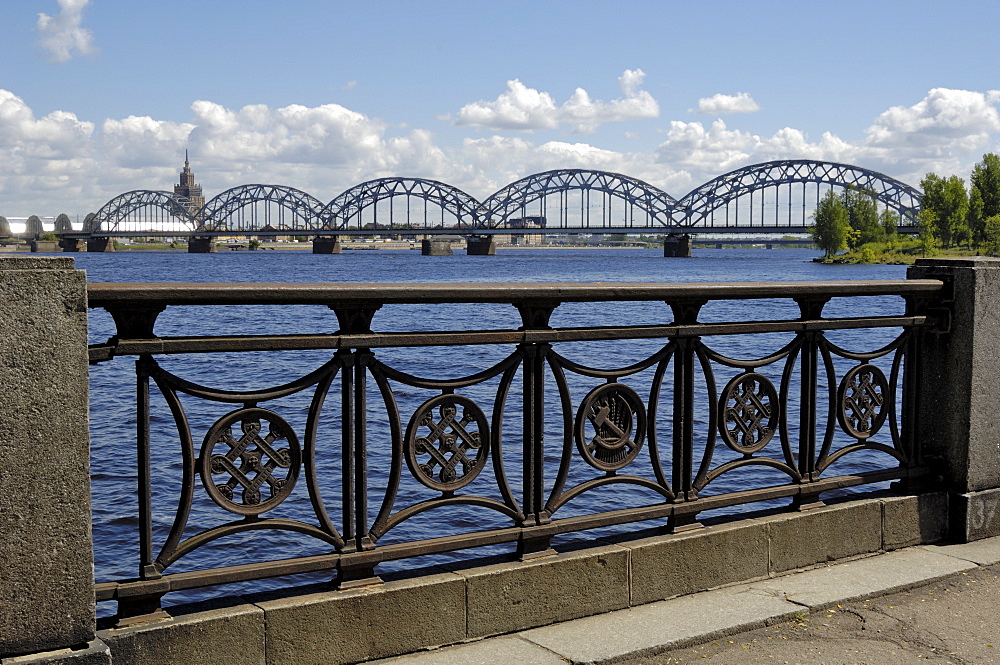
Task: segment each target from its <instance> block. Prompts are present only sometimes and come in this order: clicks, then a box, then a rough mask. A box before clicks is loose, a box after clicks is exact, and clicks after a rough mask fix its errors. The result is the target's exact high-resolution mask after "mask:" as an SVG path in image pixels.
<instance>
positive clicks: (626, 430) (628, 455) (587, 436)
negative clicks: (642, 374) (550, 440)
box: [576, 383, 646, 471]
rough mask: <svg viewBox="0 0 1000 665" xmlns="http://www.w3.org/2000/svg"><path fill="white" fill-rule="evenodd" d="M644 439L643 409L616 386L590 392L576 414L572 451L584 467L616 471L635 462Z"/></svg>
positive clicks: (630, 392) (632, 393)
mask: <svg viewBox="0 0 1000 665" xmlns="http://www.w3.org/2000/svg"><path fill="white" fill-rule="evenodd" d="M645 436H646V406H645V405H644V404H643V403H642V398H641V397H639V395H638V394H637V393H636V392H635V391H634V390H632V389H631V388H629V387H628V386H623V385H621V384H620V383H606V384H604V385H603V386H598V387H597V388H594V389H593V390H591V391H590V392H589V393H588V394H587V396H586V397H584V398H583V403H582V404H580V410H579V411H577V413H576V447H577V448H578V449H579V450H580V454H581V455H582V456H583V459H584V460H586V462H587V464H589V465H590V466H592V467H594V468H595V469H598V470H600V471H617V470H618V469H621V468H624V467H625V466H627V465H628V464H629V462H631V461H632V460H634V459H635V457H636V455H638V454H639V450H640V449H641V448H642V440H643V438H644V437H645Z"/></svg>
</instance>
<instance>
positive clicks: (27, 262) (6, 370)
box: [0, 256, 110, 663]
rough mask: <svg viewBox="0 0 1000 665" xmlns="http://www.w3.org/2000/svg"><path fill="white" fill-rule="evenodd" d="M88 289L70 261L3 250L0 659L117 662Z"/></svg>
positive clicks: (0, 291) (0, 261) (0, 301)
mask: <svg viewBox="0 0 1000 665" xmlns="http://www.w3.org/2000/svg"><path fill="white" fill-rule="evenodd" d="M86 289H87V285H86V276H85V274H84V272H83V271H82V270H74V269H73V259H71V258H69V257H31V256H23V257H17V256H10V257H0V330H2V331H3V334H2V335H0V368H2V369H0V469H2V471H0V534H2V536H0V659H6V658H7V657H11V656H15V655H30V656H29V658H27V659H26V660H25V661H24V662H54V661H53V660H49V659H48V658H49V657H50V655H51V654H50V655H46V653H48V652H59V651H60V650H63V649H71V650H73V651H69V652H61V655H60V656H59V658H63V659H65V662H76V659H77V658H84V659H87V660H85V661H81V662H95V663H96V662H110V660H108V659H107V657H106V653H107V649H106V647H102V646H101V643H100V642H99V641H98V640H96V638H95V634H94V631H95V619H94V615H95V611H94V577H93V575H94V572H93V550H92V545H91V514H90V475H89V467H90V437H89V436H88V425H87V413H88V411H87V399H88V397H87V290H86ZM109 462H110V460H109ZM51 657H52V658H54V659H55V658H56V657H55V656H51ZM94 658H97V660H94ZM57 660H58V659H57ZM4 662H7V661H6V660H4ZM18 662H22V661H21V660H18ZM58 662H60V663H62V662H64V660H58Z"/></svg>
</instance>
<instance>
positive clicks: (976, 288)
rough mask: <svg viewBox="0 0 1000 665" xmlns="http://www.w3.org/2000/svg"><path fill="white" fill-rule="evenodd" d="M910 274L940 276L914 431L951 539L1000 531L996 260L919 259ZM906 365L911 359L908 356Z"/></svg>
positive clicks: (999, 288) (999, 278)
mask: <svg viewBox="0 0 1000 665" xmlns="http://www.w3.org/2000/svg"><path fill="white" fill-rule="evenodd" d="M907 277H909V278H910V279H926V278H933V279H941V280H943V281H944V282H945V292H944V294H943V295H942V297H941V298H940V299H939V301H937V302H935V303H933V304H932V305H931V310H930V313H931V314H933V315H935V316H938V317H940V318H942V320H943V326H942V331H932V332H927V333H925V334H924V335H923V344H922V346H921V355H920V358H919V361H918V362H919V367H918V382H919V389H918V392H917V395H918V397H917V399H918V403H917V421H918V422H917V425H916V428H915V433H916V436H917V441H918V444H919V445H920V449H921V450H922V454H923V457H924V460H925V463H926V464H927V465H928V466H930V467H932V468H933V469H934V470H935V471H936V472H937V473H940V474H941V475H942V476H943V477H944V484H945V488H946V489H947V490H948V491H949V493H950V499H949V502H950V506H951V520H950V528H951V536H952V537H953V538H955V539H958V540H961V541H969V540H978V539H980V538H986V537H989V536H996V535H1000V408H998V405H997V398H996V394H997V392H998V388H1000V350H998V340H1000V259H994V258H986V257H970V258H963V259H918V260H917V262H916V265H914V266H913V267H911V268H910V269H909V271H908V272H907ZM908 362H909V359H908Z"/></svg>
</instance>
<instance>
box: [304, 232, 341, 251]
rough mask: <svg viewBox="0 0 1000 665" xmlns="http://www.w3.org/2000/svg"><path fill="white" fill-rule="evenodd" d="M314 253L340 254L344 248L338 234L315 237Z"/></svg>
mask: <svg viewBox="0 0 1000 665" xmlns="http://www.w3.org/2000/svg"><path fill="white" fill-rule="evenodd" d="M312 243H313V254H340V253H341V252H343V251H344V248H343V247H342V246H341V244H340V238H339V237H337V236H319V237H317V238H313V241H312Z"/></svg>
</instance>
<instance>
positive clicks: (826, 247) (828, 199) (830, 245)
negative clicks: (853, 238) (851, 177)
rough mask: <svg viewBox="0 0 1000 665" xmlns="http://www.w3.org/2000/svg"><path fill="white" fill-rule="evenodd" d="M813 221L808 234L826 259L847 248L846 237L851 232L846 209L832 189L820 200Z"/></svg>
mask: <svg viewBox="0 0 1000 665" xmlns="http://www.w3.org/2000/svg"><path fill="white" fill-rule="evenodd" d="M813 220H815V222H816V223H815V224H813V225H812V226H810V227H809V233H810V235H812V237H813V241H814V242H815V243H816V246H817V247H819V248H820V249H822V250H823V252H824V256H825V257H826V258H830V257H831V256H833V255H834V254H836V253H837V252H839V251H840V250H842V249H844V248H846V247H847V236H848V233H849V232H850V230H851V224H850V221H849V218H848V215H847V208H846V207H845V206H844V202H843V201H842V200H841V198H840V197H839V196H837V195H836V194H834V192H833V190H832V189H831V190H830V191H828V192H827V193H826V194H825V195H824V196H823V198H822V199H820V202H819V204H818V205H817V206H816V212H815V213H813Z"/></svg>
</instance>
